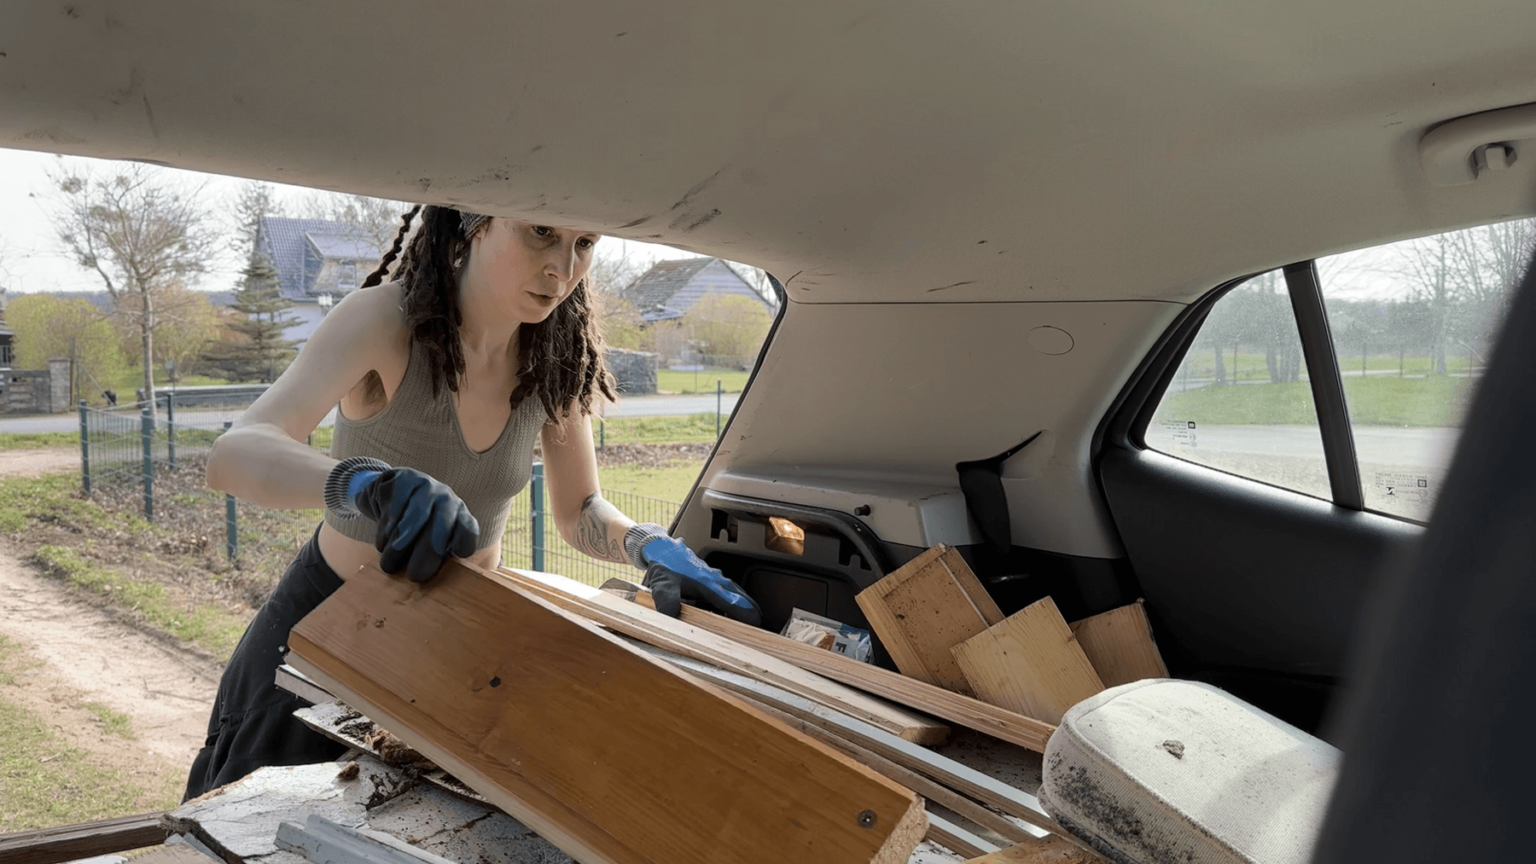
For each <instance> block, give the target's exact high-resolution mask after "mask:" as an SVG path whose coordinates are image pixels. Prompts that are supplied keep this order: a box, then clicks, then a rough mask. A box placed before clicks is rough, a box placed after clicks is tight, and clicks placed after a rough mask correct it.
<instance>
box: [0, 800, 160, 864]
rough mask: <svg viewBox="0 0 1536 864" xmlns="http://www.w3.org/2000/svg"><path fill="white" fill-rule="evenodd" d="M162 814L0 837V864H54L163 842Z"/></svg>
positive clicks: (145, 814) (123, 817) (104, 820)
mask: <svg viewBox="0 0 1536 864" xmlns="http://www.w3.org/2000/svg"><path fill="white" fill-rule="evenodd" d="M164 816H165V813H164V812H156V813H141V814H138V815H136V816H120V817H118V818H116V819H103V820H101V821H98V822H82V823H79V824H76V825H60V826H58V827H57V828H41V829H39V830H37V831H18V832H15V833H12V834H0V864H55V862H58V861H73V860H75V859H76V858H90V857H92V856H95V855H108V854H111V853H113V852H122V851H124V850H126V849H138V848H140V847H142V846H156V845H159V844H161V843H164V842H165V838H166V837H168V836H170V833H171V832H170V831H169V830H168V829H167V828H166V827H165V826H164V825H162V824H161V818H162V817H164Z"/></svg>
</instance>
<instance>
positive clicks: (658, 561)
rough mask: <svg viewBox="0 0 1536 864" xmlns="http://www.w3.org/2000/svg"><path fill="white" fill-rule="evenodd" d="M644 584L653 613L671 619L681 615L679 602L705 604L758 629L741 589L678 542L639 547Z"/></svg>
mask: <svg viewBox="0 0 1536 864" xmlns="http://www.w3.org/2000/svg"><path fill="white" fill-rule="evenodd" d="M640 554H641V556H642V557H643V558H644V559H645V562H646V565H647V566H646V568H645V580H644V584H645V586H646V587H647V588H649V589H651V600H652V601H653V602H654V603H655V604H656V611H658V612H661V613H663V614H666V615H670V616H672V617H673V618H676V617H678V616H679V615H681V614H682V613H683V603H682V601H683V600H693V601H695V602H702V603H706V604H708V605H709V606H710V607H712V608H713V609H714V610H715V611H716V612H719V613H721V614H722V615H725V616H727V617H729V618H733V619H735V620H737V621H740V622H741V623H743V624H750V625H752V626H753V627H759V626H761V625H762V623H763V612H762V610H761V609H759V608H757V604H756V603H754V602H752V598H751V597H748V596H747V593H746V592H745V591H743V590H741V586H740V585H737V584H736V583H735V582H732V581H731V580H729V579H727V578H725V576H724V575H722V574H721V573H720V571H719V570H716V569H715V568H713V567H711V566H709V565H708V564H705V563H704V562H703V561H702V560H700V559H699V556H697V555H695V554H693V550H691V549H689V548H688V547H687V545H685V544H684V543H683V541H681V540H677V539H674V538H672V537H666V536H662V537H656V538H655V539H652V540H650V541H648V542H647V543H646V544H645V545H644V546H643V547H641V552H640Z"/></svg>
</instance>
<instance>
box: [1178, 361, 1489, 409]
mask: <svg viewBox="0 0 1536 864" xmlns="http://www.w3.org/2000/svg"><path fill="white" fill-rule="evenodd" d="M1261 359H1262V358H1261ZM1476 383H1477V382H1476V379H1473V378H1444V377H1434V378H1396V377H1390V376H1387V377H1377V376H1372V377H1369V378H1361V377H1353V378H1348V377H1347V378H1345V379H1344V399H1345V401H1346V402H1347V403H1348V405H1349V417H1350V420H1351V422H1353V423H1354V424H1355V425H1357V426H1458V425H1460V424H1461V418H1462V416H1463V415H1464V414H1465V413H1466V408H1467V402H1468V400H1469V399H1470V397H1471V394H1472V391H1473V388H1474V387H1475V385H1476ZM1157 413H1158V416H1159V417H1160V418H1166V419H1178V420H1194V421H1196V422H1199V423H1206V424H1210V425H1214V426H1225V425H1260V426H1268V425H1277V424H1288V425H1289V424H1303V425H1311V424H1315V423H1316V422H1317V414H1316V412H1315V411H1314V409H1313V407H1312V390H1311V385H1309V384H1308V383H1307V382H1305V381H1301V382H1295V383H1290V384H1267V383H1266V384H1242V385H1230V386H1226V387H1203V388H1201V389H1199V390H1191V391H1188V392H1185V393H1175V394H1173V395H1171V396H1169V397H1168V398H1166V399H1164V400H1163V403H1162V405H1161V406H1159V407H1158V411H1157Z"/></svg>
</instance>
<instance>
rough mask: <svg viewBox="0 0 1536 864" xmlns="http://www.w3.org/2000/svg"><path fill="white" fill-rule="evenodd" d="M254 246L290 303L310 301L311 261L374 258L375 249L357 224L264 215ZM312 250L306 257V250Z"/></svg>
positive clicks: (376, 251)
mask: <svg viewBox="0 0 1536 864" xmlns="http://www.w3.org/2000/svg"><path fill="white" fill-rule="evenodd" d="M257 245H258V246H259V247H260V249H261V251H263V252H265V253H266V255H267V257H268V258H269V259H271V261H272V266H273V267H275V268H277V284H278V287H279V288H280V289H281V290H282V292H283V296H285V297H287V298H288V299H289V300H312V299H314V298H313V297H311V296H310V293H309V282H310V279H311V278H312V277H313V275H314V272H313V271H316V270H317V269H318V266H316V267H311V266H309V265H310V259H311V258H313V257H315V256H318V257H319V258H322V259H323V258H341V259H376V258H378V257H379V250H378V247H377V246H375V245H374V244H373V242H372V241H371V240H369V239H367V238H366V236H365V235H363V234H362V233H361V231H360V229H359V228H358V227H357V226H356V225H351V224H349V223H346V222H331V221H329V220H325V219H288V218H286V217H281V216H263V217H262V218H261V222H260V223H259V235H258V238H257ZM306 246H307V247H309V248H310V249H313V250H314V255H309V256H306V254H305V247H306Z"/></svg>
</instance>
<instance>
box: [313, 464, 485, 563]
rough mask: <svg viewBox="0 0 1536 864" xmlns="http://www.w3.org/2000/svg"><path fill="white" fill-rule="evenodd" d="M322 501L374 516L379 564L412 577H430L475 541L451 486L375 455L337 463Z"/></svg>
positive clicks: (476, 532) (474, 529) (474, 526)
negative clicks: (389, 463)
mask: <svg viewBox="0 0 1536 864" xmlns="http://www.w3.org/2000/svg"><path fill="white" fill-rule="evenodd" d="M348 463H353V464H351V465H350V466H349V465H348ZM334 498H339V499H341V500H340V501H333V499H334ZM338 505H339V506H338ZM326 506H327V507H332V508H333V509H338V510H340V511H342V513H343V514H344V515H345V514H346V511H347V510H348V509H350V510H353V511H355V512H356V513H358V514H361V515H363V516H366V517H368V518H369V519H372V520H374V522H375V523H376V525H377V530H376V532H375V534H374V538H373V545H374V548H376V549H378V550H379V568H380V569H382V570H383V571H384V572H385V573H399V572H400V571H401V570H404V571H405V574H406V575H407V576H409V577H410V578H411V581H413V582H425V581H427V580H428V579H431V578H432V577H433V576H436V575H437V571H438V570H439V569H441V568H442V566H443V563H444V562H445V561H447V560H448V558H449V557H450V556H453V557H458V558H467V557H469V556H470V555H473V554H474V552H475V548H476V547H477V546H478V545H479V542H480V523H479V522H477V521H476V520H475V517H474V516H473V515H471V514H470V512H469V508H468V507H467V506H465V504H464V502H463V501H461V500H459V496H457V495H455V494H453V490H452V489H449V488H448V487H447V486H445V485H443V484H442V483H440V482H438V481H437V480H434V479H433V478H432V477H431V476H429V475H427V474H423V473H422V472H420V471H417V470H416V469H414V468H394V467H391V466H390V465H388V464H387V463H384V462H381V461H379V460H377V459H357V460H354V459H348V460H345V461H343V462H342V463H341V464H339V465H337V466H336V469H335V470H333V471H332V472H331V477H330V479H329V480H328V481H327V482H326Z"/></svg>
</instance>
